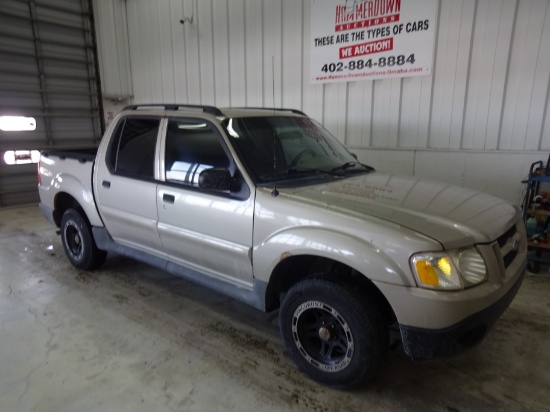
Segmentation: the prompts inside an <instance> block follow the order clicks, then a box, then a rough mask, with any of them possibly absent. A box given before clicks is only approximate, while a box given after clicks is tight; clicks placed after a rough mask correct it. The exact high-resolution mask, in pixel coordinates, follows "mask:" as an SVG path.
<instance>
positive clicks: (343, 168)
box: [330, 162, 357, 172]
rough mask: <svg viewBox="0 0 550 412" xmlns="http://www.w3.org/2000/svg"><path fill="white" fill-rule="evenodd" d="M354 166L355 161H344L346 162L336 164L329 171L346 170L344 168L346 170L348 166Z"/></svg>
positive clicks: (355, 164)
mask: <svg viewBox="0 0 550 412" xmlns="http://www.w3.org/2000/svg"><path fill="white" fill-rule="evenodd" d="M355 166H357V162H346V163H344V164H343V165H340V166H336V167H334V168H332V169H330V171H331V172H337V171H339V170H342V171H346V170H348V169H349V168H351V167H355Z"/></svg>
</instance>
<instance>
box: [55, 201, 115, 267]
mask: <svg viewBox="0 0 550 412" xmlns="http://www.w3.org/2000/svg"><path fill="white" fill-rule="evenodd" d="M61 241H62V243H63V249H65V254H66V255H67V258H68V259H69V261H70V262H71V264H72V265H73V266H75V267H77V268H79V269H84V270H91V269H96V268H98V267H99V266H101V265H102V264H103V262H105V258H106V257H107V252H105V251H103V250H99V249H98V248H97V246H96V244H95V241H94V238H93V236H92V230H91V227H90V226H89V224H88V222H87V221H86V220H85V219H84V218H83V217H82V215H81V214H80V213H79V212H78V211H76V210H75V209H68V210H67V211H66V212H65V213H64V214H63V217H62V218H61Z"/></svg>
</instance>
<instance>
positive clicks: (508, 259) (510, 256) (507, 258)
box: [502, 250, 518, 268]
mask: <svg viewBox="0 0 550 412" xmlns="http://www.w3.org/2000/svg"><path fill="white" fill-rule="evenodd" d="M517 255H518V251H517V250H512V251H511V252H510V253H508V254H507V255H506V256H503V257H502V260H504V267H505V268H507V267H508V266H510V265H511V264H512V262H513V261H514V259H515V258H516V256H517Z"/></svg>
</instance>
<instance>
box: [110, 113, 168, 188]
mask: <svg viewBox="0 0 550 412" xmlns="http://www.w3.org/2000/svg"><path fill="white" fill-rule="evenodd" d="M159 124H160V120H159V119H147V118H132V117H128V118H126V119H125V120H124V121H122V122H121V123H120V125H119V126H118V128H117V130H116V132H115V138H114V140H113V142H112V146H111V150H110V154H109V158H108V165H109V168H110V169H111V171H112V172H114V173H120V174H124V175H130V176H136V177H145V178H150V179H153V178H154V177H155V174H154V164H155V146H156V143H157V135H158V130H159Z"/></svg>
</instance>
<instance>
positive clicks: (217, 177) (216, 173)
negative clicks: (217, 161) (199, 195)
mask: <svg viewBox="0 0 550 412" xmlns="http://www.w3.org/2000/svg"><path fill="white" fill-rule="evenodd" d="M232 180H233V179H232V178H231V173H229V170H227V169H225V168H218V167H215V168H212V169H206V170H203V171H202V172H201V174H200V175H199V188H200V189H202V190H209V191H215V192H225V191H228V190H230V189H231V183H232Z"/></svg>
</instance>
